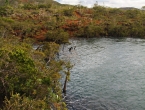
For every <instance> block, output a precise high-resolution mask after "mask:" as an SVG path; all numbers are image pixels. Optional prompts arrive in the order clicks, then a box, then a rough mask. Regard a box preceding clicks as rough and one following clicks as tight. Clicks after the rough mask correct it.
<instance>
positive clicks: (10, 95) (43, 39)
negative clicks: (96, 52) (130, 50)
mask: <svg viewBox="0 0 145 110" xmlns="http://www.w3.org/2000/svg"><path fill="white" fill-rule="evenodd" d="M0 3H1V5H2V6H0V24H1V25H0V36H1V38H0V60H1V62H0V87H1V90H0V94H1V96H2V97H1V102H3V101H4V103H3V104H2V105H1V106H3V107H2V109H4V110H7V109H11V110H12V109H13V110H15V109H17V108H20V109H28V110H29V109H31V110H33V109H34V110H37V109H51V108H52V109H53V108H54V109H58V110H59V109H66V106H65V103H64V102H63V101H62V91H61V88H60V84H59V79H60V78H61V76H60V73H59V72H60V71H64V73H65V74H66V76H67V77H66V80H67V79H68V76H69V74H70V73H69V70H70V68H71V65H70V64H69V63H67V62H64V61H61V60H57V58H56V55H57V53H58V51H59V45H60V44H66V43H68V39H69V38H70V37H87V38H89V37H102V36H105V37H109V36H113V37H140V38H145V12H144V11H143V10H139V9H131V10H123V9H116V8H108V7H102V6H99V5H94V7H93V8H86V7H83V6H81V5H79V6H71V5H61V4H59V3H57V2H54V1H52V0H45V1H43V0H42V1H41V2H40V1H29V2H28V1H26V0H22V1H19V0H16V1H15V2H14V1H8V0H6V2H3V1H0ZM28 38H33V39H35V40H36V41H34V40H32V39H28ZM35 43H37V45H39V46H38V47H40V48H37V49H36V50H34V49H33V48H32V46H33V44H35ZM42 45H43V46H42Z"/></svg>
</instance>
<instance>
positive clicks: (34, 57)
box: [0, 38, 65, 110]
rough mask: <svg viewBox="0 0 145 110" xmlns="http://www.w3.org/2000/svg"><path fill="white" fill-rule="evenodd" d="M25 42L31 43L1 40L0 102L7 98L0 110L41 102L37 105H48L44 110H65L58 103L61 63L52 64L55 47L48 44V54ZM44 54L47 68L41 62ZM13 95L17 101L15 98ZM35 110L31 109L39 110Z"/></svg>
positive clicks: (45, 49) (53, 44) (59, 97)
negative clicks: (0, 99) (49, 58)
mask: <svg viewBox="0 0 145 110" xmlns="http://www.w3.org/2000/svg"><path fill="white" fill-rule="evenodd" d="M26 42H27V43H26ZM28 42H30V40H27V39H25V40H24V42H19V41H18V40H16V39H11V38H8V39H7V38H0V61H1V62H0V88H1V89H0V96H1V98H2V101H4V97H7V98H6V99H5V104H6V106H5V107H4V108H3V109H4V110H6V109H5V108H6V107H8V106H11V105H13V108H15V107H16V106H18V105H15V104H21V103H23V102H24V103H23V104H22V105H25V104H28V103H29V102H32V105H35V103H38V102H40V103H41V104H40V105H47V109H50V108H53V109H59V108H60V109H61V108H63V107H64V108H65V106H63V103H62V102H61V89H60V84H59V79H60V74H59V72H60V71H61V70H62V66H63V64H64V63H63V61H56V60H55V52H56V51H58V50H57V49H58V48H57V47H58V44H57V45H56V44H55V43H50V44H49V43H48V45H49V49H48V50H47V48H43V51H38V50H36V51H35V50H33V49H32V47H31V45H32V44H31V43H30V44H28ZM50 51H51V52H50ZM46 54H49V56H50V57H51V61H50V62H49V65H46V63H45V62H44V59H45V58H46V56H47V55H46ZM12 93H13V94H12ZM16 94H18V97H15V96H16ZM22 97H24V98H22ZM17 98H18V99H20V100H21V101H20V100H17ZM9 99H10V100H9ZM13 99H14V100H16V101H17V103H15V102H14V101H13ZM7 100H9V101H7ZM19 101H20V102H19ZM8 102H9V103H8ZM25 102H27V103H25ZM14 105H15V106H14ZM25 106H27V105H25ZM35 107H37V108H34V109H35V110H37V109H38V106H35ZM44 107H46V106H44ZM41 109H43V108H42V107H41Z"/></svg>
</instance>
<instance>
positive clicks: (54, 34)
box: [46, 29, 69, 44]
mask: <svg viewBox="0 0 145 110" xmlns="http://www.w3.org/2000/svg"><path fill="white" fill-rule="evenodd" d="M68 38H69V35H68V33H67V32H65V31H64V30H62V29H56V30H52V31H48V32H47V34H46V40H47V41H51V42H56V43H58V44H62V43H68Z"/></svg>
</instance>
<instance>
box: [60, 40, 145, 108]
mask: <svg viewBox="0 0 145 110" xmlns="http://www.w3.org/2000/svg"><path fill="white" fill-rule="evenodd" d="M70 42H71V43H72V44H71V45H69V46H65V48H64V51H61V52H60V57H61V58H64V59H67V60H70V61H71V62H72V64H74V67H73V68H72V70H71V76H70V81H69V82H68V84H67V93H66V96H65V100H66V102H67V105H68V109H69V110H145V39H133V38H124V39H111V38H99V39H97V38H90V39H72V40H70ZM70 46H76V48H75V49H72V50H71V51H70V52H69V50H68V48H70Z"/></svg>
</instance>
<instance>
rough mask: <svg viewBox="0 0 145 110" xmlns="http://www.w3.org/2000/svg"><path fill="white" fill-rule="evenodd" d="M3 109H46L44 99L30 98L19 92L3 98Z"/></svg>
mask: <svg viewBox="0 0 145 110" xmlns="http://www.w3.org/2000/svg"><path fill="white" fill-rule="evenodd" d="M4 103H5V106H4V108H3V110H46V109H48V107H47V103H46V101H45V99H43V100H39V99H38V100H37V99H30V98H28V97H25V96H20V94H12V95H11V97H10V99H8V98H5V101H4Z"/></svg>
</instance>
